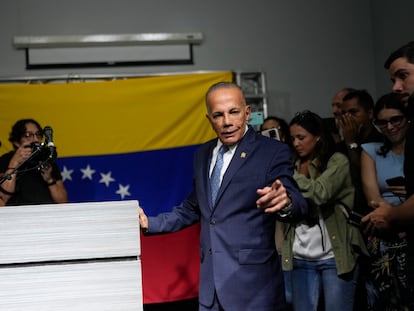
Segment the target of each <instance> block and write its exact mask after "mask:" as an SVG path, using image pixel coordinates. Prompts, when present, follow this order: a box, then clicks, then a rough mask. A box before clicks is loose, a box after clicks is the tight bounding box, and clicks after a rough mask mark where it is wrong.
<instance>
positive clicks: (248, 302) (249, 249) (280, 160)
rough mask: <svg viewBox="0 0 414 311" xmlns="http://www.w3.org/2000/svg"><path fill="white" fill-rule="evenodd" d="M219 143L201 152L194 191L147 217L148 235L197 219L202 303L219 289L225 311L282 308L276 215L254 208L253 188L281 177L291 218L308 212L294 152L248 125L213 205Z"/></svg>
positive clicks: (197, 156)
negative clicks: (295, 176) (212, 164)
mask: <svg viewBox="0 0 414 311" xmlns="http://www.w3.org/2000/svg"><path fill="white" fill-rule="evenodd" d="M216 144H217V139H214V140H211V141H209V142H207V143H205V144H203V145H202V146H201V147H200V148H199V149H198V150H197V151H196V154H195V158H194V174H195V175H194V189H193V191H192V193H190V195H189V196H188V197H187V198H186V200H184V201H183V202H182V203H181V205H180V206H177V207H175V208H174V209H173V210H172V211H171V212H169V213H163V214H160V215H158V216H157V217H149V227H148V230H149V233H159V232H172V231H176V230H179V229H181V228H183V227H185V226H188V225H191V224H193V223H195V222H197V221H200V222H201V235H200V246H201V249H200V252H201V253H200V257H201V266H200V287H199V302H200V304H202V305H204V306H207V307H208V306H210V305H212V303H213V301H214V293H215V292H216V293H217V297H218V298H219V301H220V303H221V304H222V306H223V307H224V309H225V310H238V311H239V310H255V311H256V310H257V311H259V310H262V311H264V310H266V311H273V310H278V309H280V308H283V307H284V305H285V296H284V285H283V275H282V270H281V265H280V262H279V257H278V256H277V252H276V248H275V239H274V233H275V221H276V214H275V213H264V212H263V210H261V209H258V208H257V207H256V200H257V199H258V198H259V196H258V195H257V193H256V190H257V189H259V188H263V187H265V186H269V185H271V184H272V183H273V182H274V181H275V180H276V179H280V180H281V181H282V183H283V185H284V186H285V187H286V189H287V191H288V192H289V193H290V195H291V197H292V202H293V214H292V215H293V217H294V218H297V217H300V216H301V215H303V214H305V213H306V212H307V205H306V202H305V200H304V199H303V197H302V195H301V193H300V191H299V190H298V188H297V185H296V182H295V181H294V179H293V178H292V174H293V165H292V161H291V154H290V150H289V148H288V146H287V145H286V144H283V143H281V142H279V141H276V140H273V139H269V138H267V137H264V136H262V135H259V134H257V133H255V132H254V130H253V129H252V128H249V130H248V131H247V132H246V134H245V135H244V137H243V139H242V140H241V141H240V143H239V144H238V146H237V149H236V151H235V154H234V156H233V159H232V160H231V162H230V164H229V167H228V168H227V170H226V173H225V174H224V177H223V181H222V184H221V187H220V190H219V193H218V195H217V201H216V204H215V205H213V204H212V202H211V195H210V183H209V166H210V162H211V156H212V152H213V149H214V147H215V146H216Z"/></svg>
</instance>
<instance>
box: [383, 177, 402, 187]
mask: <svg viewBox="0 0 414 311" xmlns="http://www.w3.org/2000/svg"><path fill="white" fill-rule="evenodd" d="M385 182H386V183H387V185H388V186H405V178H404V177H403V176H397V177H392V178H388V179H386V180H385Z"/></svg>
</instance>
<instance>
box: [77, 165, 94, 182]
mask: <svg viewBox="0 0 414 311" xmlns="http://www.w3.org/2000/svg"><path fill="white" fill-rule="evenodd" d="M80 170H81V172H82V174H83V175H82V179H85V178H87V179H90V180H92V175H93V174H94V173H95V172H96V171H95V170H93V169H92V168H91V167H90V165H89V164H88V166H87V167H86V168H81V169H80Z"/></svg>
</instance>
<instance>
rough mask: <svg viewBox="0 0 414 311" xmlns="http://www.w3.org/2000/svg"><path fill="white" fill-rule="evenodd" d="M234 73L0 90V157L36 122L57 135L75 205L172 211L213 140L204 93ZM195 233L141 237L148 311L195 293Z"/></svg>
mask: <svg viewBox="0 0 414 311" xmlns="http://www.w3.org/2000/svg"><path fill="white" fill-rule="evenodd" d="M231 80H232V73H231V72H214V73H198V74H177V75H168V76H153V77H145V78H144V77H143V78H133V79H126V80H115V81H103V82H87V83H63V84H57V83H56V84H25V85H23V84H8V85H7V84H6V85H0V104H1V107H2V111H1V113H0V140H1V141H2V143H3V145H2V146H1V151H2V153H5V152H8V151H10V150H11V149H12V146H11V144H10V143H8V142H7V140H8V134H9V132H10V130H11V127H12V125H13V124H14V123H15V122H16V121H17V120H19V119H23V118H33V119H35V120H37V121H38V122H40V124H42V126H46V125H48V126H51V127H52V128H53V130H54V142H55V145H56V146H57V153H58V164H59V166H60V167H61V170H62V176H63V180H64V183H65V186H66V188H67V190H68V194H69V200H70V201H71V202H91V201H114V200H138V201H139V202H140V206H141V207H142V208H144V210H145V211H146V213H147V214H148V215H156V214H158V213H160V212H163V211H169V210H171V208H172V207H173V206H174V205H176V204H179V203H180V202H181V200H182V199H184V198H185V196H186V195H187V194H188V192H189V191H190V190H191V187H192V175H193V172H192V158H193V154H194V151H195V149H196V148H197V146H198V145H199V144H201V143H203V142H205V141H207V140H209V139H211V138H212V137H214V133H213V131H212V130H211V128H210V125H209V124H208V122H207V120H206V117H205V114H206V109H205V103H204V95H205V92H206V91H207V89H208V87H209V86H210V85H212V84H213V83H216V82H219V81H231ZM198 239H199V227H198V225H194V226H192V227H189V228H186V229H184V230H182V231H180V232H177V233H172V234H165V235H160V236H151V237H141V251H142V257H141V259H142V269H143V271H142V280H143V301H144V303H145V304H149V303H158V302H167V301H176V300H181V299H187V298H193V297H196V296H197V293H198V277H199V276H198V268H199V241H198Z"/></svg>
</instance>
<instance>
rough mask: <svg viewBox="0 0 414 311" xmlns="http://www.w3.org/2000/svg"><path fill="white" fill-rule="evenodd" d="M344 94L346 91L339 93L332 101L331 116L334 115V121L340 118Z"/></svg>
mask: <svg viewBox="0 0 414 311" xmlns="http://www.w3.org/2000/svg"><path fill="white" fill-rule="evenodd" d="M346 94H348V91H345V90H343V91H339V92H338V93H336V95H335V96H334V98H333V99H332V114H333V115H334V118H335V120H336V119H338V118H340V117H341V115H342V110H341V106H342V99H343V98H344V96H345V95H346Z"/></svg>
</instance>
